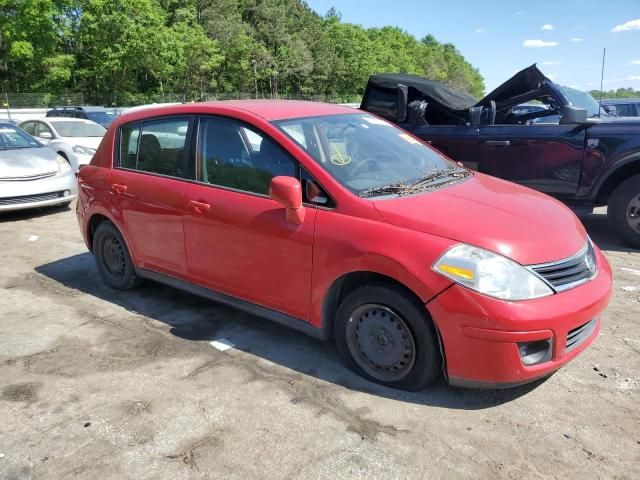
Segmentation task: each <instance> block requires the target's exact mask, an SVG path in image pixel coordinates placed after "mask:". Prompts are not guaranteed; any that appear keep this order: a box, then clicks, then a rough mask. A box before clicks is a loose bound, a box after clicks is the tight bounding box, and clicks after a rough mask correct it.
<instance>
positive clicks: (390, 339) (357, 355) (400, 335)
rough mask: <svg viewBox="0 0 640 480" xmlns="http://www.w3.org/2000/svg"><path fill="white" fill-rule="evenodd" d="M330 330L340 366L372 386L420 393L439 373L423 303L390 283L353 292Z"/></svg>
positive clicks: (432, 331) (433, 334)
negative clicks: (359, 376) (340, 360)
mask: <svg viewBox="0 0 640 480" xmlns="http://www.w3.org/2000/svg"><path fill="white" fill-rule="evenodd" d="M369 315H371V317H369ZM393 316H395V318H392V317H393ZM365 317H366V318H365ZM363 322H364V323H363ZM387 327H388V330H387ZM334 328H335V330H334V332H335V340H336V345H337V347H338V352H339V353H340V356H341V358H342V360H343V361H344V363H345V364H346V365H347V367H349V368H350V369H351V370H353V371H354V372H356V373H357V374H359V375H361V376H363V377H365V378H367V379H369V380H371V381H373V382H376V383H379V384H381V385H385V386H387V387H391V388H398V389H401V390H409V391H419V390H423V389H424V388H425V387H427V386H428V385H430V384H432V383H433V382H434V381H435V380H436V379H437V378H438V376H439V375H440V373H441V371H442V357H441V355H440V347H439V343H438V338H437V333H436V331H435V327H434V325H433V322H432V320H431V319H430V318H429V316H428V313H427V312H426V310H425V308H424V305H422V304H421V303H420V302H419V301H418V300H417V299H416V298H415V297H413V296H412V295H410V294H409V293H407V292H405V291H404V290H402V289H401V288H398V287H396V286H394V285H388V284H384V283H372V284H370V285H366V286H363V287H360V288H358V289H357V290H354V291H353V292H351V293H350V294H349V295H347V296H346V298H345V299H344V300H343V301H342V302H341V303H340V306H339V307H338V312H337V314H336V318H335V323H334ZM372 334H373V335H372ZM389 345H390V346H391V347H389ZM385 349H386V350H385ZM372 350H376V351H375V352H372Z"/></svg>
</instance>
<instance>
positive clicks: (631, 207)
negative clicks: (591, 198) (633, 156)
mask: <svg viewBox="0 0 640 480" xmlns="http://www.w3.org/2000/svg"><path fill="white" fill-rule="evenodd" d="M607 217H608V218H609V221H610V222H611V226H612V227H613V229H614V230H615V232H616V233H617V234H618V236H619V237H620V238H621V239H622V240H624V242H625V243H627V244H628V245H630V246H632V247H635V248H640V175H635V176H633V177H631V178H629V179H627V180H625V181H624V182H622V183H621V184H620V185H619V186H618V188H616V189H615V190H614V192H613V194H612V195H611V198H610V199H609V205H608V207H607Z"/></svg>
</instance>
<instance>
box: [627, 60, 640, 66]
mask: <svg viewBox="0 0 640 480" xmlns="http://www.w3.org/2000/svg"><path fill="white" fill-rule="evenodd" d="M629 63H630V64H631V65H640V60H632V61H630V62H629Z"/></svg>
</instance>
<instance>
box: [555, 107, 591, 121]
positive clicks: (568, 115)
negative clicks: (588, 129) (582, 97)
mask: <svg viewBox="0 0 640 480" xmlns="http://www.w3.org/2000/svg"><path fill="white" fill-rule="evenodd" d="M586 122H587V110H586V109H585V108H578V107H572V106H571V105H565V106H564V107H562V116H561V117H560V125H570V124H574V123H586Z"/></svg>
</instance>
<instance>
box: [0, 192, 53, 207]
mask: <svg viewBox="0 0 640 480" xmlns="http://www.w3.org/2000/svg"><path fill="white" fill-rule="evenodd" d="M60 197H64V191H61V192H51V193H40V194H38V195H24V196H21V197H4V198H0V207H1V206H4V205H19V204H21V203H35V202H45V201H47V200H55V199H56V198H60Z"/></svg>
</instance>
